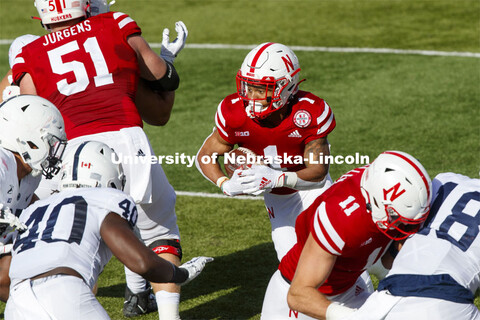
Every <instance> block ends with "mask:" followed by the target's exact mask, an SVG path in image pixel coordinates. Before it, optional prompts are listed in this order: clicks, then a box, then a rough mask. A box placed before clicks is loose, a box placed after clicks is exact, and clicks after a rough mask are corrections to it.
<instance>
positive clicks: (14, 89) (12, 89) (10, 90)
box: [2, 86, 20, 101]
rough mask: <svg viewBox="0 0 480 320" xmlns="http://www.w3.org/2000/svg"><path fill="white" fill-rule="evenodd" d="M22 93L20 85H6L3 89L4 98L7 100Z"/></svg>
mask: <svg viewBox="0 0 480 320" xmlns="http://www.w3.org/2000/svg"><path fill="white" fill-rule="evenodd" d="M19 94H20V87H18V86H6V87H5V89H3V93H2V100H3V101H7V100H8V99H10V98H11V97H15V96H18V95H19Z"/></svg>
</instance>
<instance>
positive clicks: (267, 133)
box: [215, 91, 335, 171]
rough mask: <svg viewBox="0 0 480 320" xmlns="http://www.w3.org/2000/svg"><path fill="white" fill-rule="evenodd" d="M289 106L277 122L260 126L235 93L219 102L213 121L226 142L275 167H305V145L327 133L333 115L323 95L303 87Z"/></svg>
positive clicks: (332, 127)
mask: <svg viewBox="0 0 480 320" xmlns="http://www.w3.org/2000/svg"><path fill="white" fill-rule="evenodd" d="M291 108H292V110H291V112H290V113H289V114H288V115H287V116H286V117H285V119H284V120H283V121H282V122H281V123H280V124H279V125H278V126H276V127H274V128H269V127H263V126H261V125H260V124H258V123H257V122H256V121H254V120H253V119H251V118H249V117H248V116H247V114H246V112H245V106H244V104H243V101H242V99H240V98H239V97H238V95H237V94H236V93H234V94H231V95H229V96H227V97H226V98H225V99H223V101H222V102H220V104H219V106H218V109H217V113H216V115H215V123H216V126H217V130H218V133H219V134H220V136H221V137H222V138H223V139H225V141H227V142H228V143H230V144H238V145H239V146H240V147H245V148H248V149H250V150H252V151H253V152H255V153H256V154H257V155H258V156H263V157H268V158H269V159H270V160H272V161H271V163H270V166H271V167H273V168H274V169H280V168H285V169H286V170H288V171H298V170H300V169H303V168H305V164H304V161H303V155H304V151H305V145H306V144H307V143H309V142H310V141H313V140H316V139H319V138H322V137H326V136H327V135H328V134H329V133H330V132H331V131H332V130H333V129H334V128H335V117H334V115H333V112H332V109H331V108H330V106H329V105H328V104H327V103H326V102H325V101H324V100H323V99H321V98H319V97H317V96H315V95H314V94H312V93H310V92H306V91H299V92H298V93H297V96H296V101H295V102H294V103H293V105H292V107H291ZM300 158H301V159H300ZM276 160H278V161H276ZM299 160H301V161H299ZM285 169H284V170H285Z"/></svg>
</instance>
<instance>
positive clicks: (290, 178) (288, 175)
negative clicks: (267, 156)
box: [281, 172, 298, 189]
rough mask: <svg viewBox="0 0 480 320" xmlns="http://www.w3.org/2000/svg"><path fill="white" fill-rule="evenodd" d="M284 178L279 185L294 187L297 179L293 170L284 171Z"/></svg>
mask: <svg viewBox="0 0 480 320" xmlns="http://www.w3.org/2000/svg"><path fill="white" fill-rule="evenodd" d="M283 175H284V179H283V184H282V185H281V187H287V188H292V189H295V186H296V184H297V181H298V176H297V173H295V172H285V173H284V174H283Z"/></svg>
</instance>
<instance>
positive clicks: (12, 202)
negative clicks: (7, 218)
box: [0, 147, 41, 212]
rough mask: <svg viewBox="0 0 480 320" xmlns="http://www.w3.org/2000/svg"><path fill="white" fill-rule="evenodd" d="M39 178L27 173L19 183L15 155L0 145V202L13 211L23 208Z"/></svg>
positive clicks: (35, 187) (29, 200)
mask: <svg viewBox="0 0 480 320" xmlns="http://www.w3.org/2000/svg"><path fill="white" fill-rule="evenodd" d="M40 180H41V176H37V177H34V176H32V175H31V174H29V175H27V176H25V177H23V179H22V180H21V181H20V183H19V182H18V175H17V162H16V160H15V156H14V155H13V153H12V152H10V151H8V150H5V149H4V148H2V147H0V187H1V188H0V203H2V204H3V205H4V206H6V207H9V208H10V209H11V210H12V211H13V212H15V211H16V210H21V209H25V208H26V207H28V205H29V204H30V202H31V201H32V197H33V194H34V193H35V190H36V189H37V187H38V185H39V183H40Z"/></svg>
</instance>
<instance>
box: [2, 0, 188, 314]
mask: <svg viewBox="0 0 480 320" xmlns="http://www.w3.org/2000/svg"><path fill="white" fill-rule="evenodd" d="M110 4H111V3H110ZM35 6H36V8H37V10H38V14H39V16H40V18H41V20H42V23H43V25H44V26H45V27H47V28H48V29H50V30H49V31H52V32H51V33H50V34H49V36H54V35H55V34H56V32H59V31H62V32H68V30H67V29H68V28H69V27H74V26H75V25H78V24H79V23H82V21H83V22H85V23H87V24H89V23H91V22H92V21H101V20H103V22H104V23H106V22H105V21H109V22H110V23H112V25H116V26H112V25H110V24H108V26H107V25H106V24H103V23H97V24H96V25H97V27H91V30H86V32H89V31H91V33H90V34H89V36H88V39H92V38H94V39H93V40H94V41H96V42H100V44H99V48H98V52H97V54H99V55H102V56H103V57H102V58H97V57H96V56H95V59H94V60H95V61H97V60H98V59H100V60H102V61H103V62H101V64H102V67H101V68H102V70H106V71H107V73H108V75H107V78H109V80H107V82H105V83H104V84H102V85H100V86H97V85H95V86H93V85H92V86H90V85H89V86H87V87H86V88H83V89H81V90H79V91H75V92H69V93H66V92H65V91H63V90H55V91H56V92H55V93H48V94H47V93H45V92H42V91H41V90H40V87H41V86H43V84H46V85H47V86H49V87H51V88H58V87H57V83H58V82H57V80H54V79H53V78H52V77H50V76H46V73H44V72H43V71H40V72H39V76H38V77H36V76H33V78H32V79H31V80H33V79H35V80H36V79H39V80H38V81H37V80H36V81H33V82H29V80H28V78H29V76H20V77H19V78H16V77H14V81H17V80H18V82H17V84H19V83H20V82H21V85H20V86H21V87H22V93H35V94H38V95H40V96H43V97H46V98H48V99H49V100H51V101H53V102H54V103H55V104H56V105H57V106H58V108H59V109H60V111H61V112H62V114H63V116H64V117H65V118H68V119H69V120H70V121H68V122H67V126H66V132H67V135H68V137H69V146H68V147H67V148H70V147H71V148H75V147H76V146H77V145H79V144H80V143H82V142H83V141H86V140H100V141H103V142H105V143H107V144H108V145H109V146H111V147H112V148H114V149H115V150H116V152H117V153H118V154H119V155H120V156H121V157H122V158H123V157H129V158H134V159H135V163H130V164H125V166H124V169H125V171H126V172H127V173H128V175H129V176H130V177H131V178H130V179H129V180H128V183H127V185H126V187H125V191H126V192H127V193H129V194H130V195H131V196H132V197H133V199H134V200H135V201H136V203H137V204H139V207H138V210H139V221H138V223H137V226H136V228H137V229H138V231H139V232H138V234H139V236H140V237H141V238H142V240H144V242H145V243H146V244H147V245H149V246H150V247H151V248H152V250H154V251H155V252H157V253H158V254H159V255H161V256H162V257H163V258H166V259H171V261H174V262H175V263H176V264H177V265H180V263H181V262H180V261H181V257H182V253H181V244H180V232H179V230H178V225H177V220H176V219H177V217H176V213H175V201H176V194H175V191H174V189H173V187H172V186H171V185H170V183H169V182H168V179H167V177H166V176H165V173H164V171H163V168H162V166H161V164H159V163H155V164H152V165H150V163H146V164H144V162H143V160H144V159H150V156H151V155H153V150H152V147H151V144H150V142H149V140H148V137H147V136H146V135H145V132H144V131H143V130H142V124H143V122H142V120H143V121H145V122H147V123H149V124H151V125H159V126H162V125H165V124H166V123H167V122H168V120H169V117H170V114H171V110H172V107H173V101H174V95H175V94H174V91H175V88H174V86H175V85H178V80H179V78H178V75H177V73H176V72H175V68H174V67H173V62H174V59H175V57H176V56H177V54H178V53H179V52H180V51H181V50H182V48H183V46H184V45H185V41H186V38H187V35H188V30H187V28H186V26H185V25H184V24H183V22H180V21H179V22H177V23H176V24H175V30H176V31H177V34H178V37H177V39H172V40H173V41H170V38H169V30H168V29H164V31H163V39H162V49H161V58H160V57H158V54H157V53H156V52H154V51H153V50H152V49H151V48H150V47H149V46H148V44H147V43H146V42H145V40H144V39H143V38H142V36H141V30H140V28H138V29H137V27H138V26H137V25H136V22H135V21H134V20H133V19H131V18H130V17H129V16H128V15H126V14H123V13H121V12H115V13H113V12H110V13H106V11H108V10H109V8H108V5H107V1H106V0H95V1H94V0H88V1H87V0H80V1H74V0H64V1H55V2H54V1H48V0H36V1H35ZM89 6H90V7H89ZM67 12H68V14H66V13H67ZM100 13H103V14H100ZM89 15H90V16H93V17H89ZM102 16H103V18H102ZM86 17H89V18H88V19H86V20H83V19H84V18H86ZM96 18H98V19H96ZM94 24H95V23H94ZM100 24H103V26H104V27H103V28H102V27H99V25H100ZM116 28H118V30H117V29H116ZM105 30H109V31H110V32H111V33H113V34H111V33H108V32H107V31H105ZM113 30H116V32H113ZM74 33H75V34H74ZM107 33H108V36H107ZM80 34H82V35H85V33H84V32H81V33H76V32H72V34H71V36H69V37H68V40H66V38H64V40H65V41H66V43H64V44H62V45H60V44H59V41H57V42H56V45H57V49H58V48H60V47H61V48H65V47H63V45H67V47H69V44H74V43H77V42H78V43H80V42H81V43H85V42H86V41H88V42H89V41H90V40H88V39H82V40H80V39H79V38H77V37H79V36H81V35H80ZM82 37H83V36H82ZM102 37H103V39H101V38H102ZM127 38H128V41H126V40H127ZM35 42H38V41H33V43H30V44H27V45H26V46H25V47H23V49H22V51H23V52H21V53H17V54H15V56H16V59H15V60H14V61H15V64H14V66H17V67H18V65H19V64H22V63H23V62H24V63H25V65H28V66H29V69H30V67H32V69H30V71H28V72H27V73H28V74H31V75H33V70H37V69H38V68H37V67H34V64H36V63H35V62H33V61H32V60H35V59H36V57H38V55H39V54H40V52H41V53H43V54H46V53H47V51H48V52H50V53H52V52H57V53H59V54H60V55H58V56H56V57H55V58H52V59H53V60H52V59H51V57H50V53H49V56H48V58H47V57H46V56H44V58H47V59H46V60H45V61H43V62H40V63H39V64H38V65H40V66H42V65H45V66H47V68H48V69H49V70H51V71H53V72H54V74H56V75H61V76H62V78H63V77H64V76H65V77H70V75H71V74H70V75H69V74H68V73H67V74H65V73H62V72H61V71H60V73H58V72H57V71H58V70H55V71H54V69H56V67H55V66H57V65H58V61H56V59H57V58H59V57H60V56H63V54H61V53H60V51H62V50H63V49H58V50H57V49H54V48H53V47H51V48H50V47H49V48H47V47H45V46H43V47H42V49H40V50H37V49H34V50H32V51H33V52H35V54H34V55H33V56H32V58H33V57H35V58H34V59H28V58H26V55H27V54H26V51H28V49H27V48H28V47H29V46H31V45H32V44H34V43H35ZM113 43H115V45H113ZM50 44H52V43H51V42H50ZM97 44H98V43H97ZM87 46H88V44H87ZM120 46H121V47H122V48H123V49H125V50H124V51H125V52H131V49H134V51H135V54H136V56H137V58H138V59H135V58H134V57H129V58H125V59H124V57H118V55H117V54H115V53H111V52H108V50H112V49H114V48H116V49H115V50H120V51H122V50H123V49H118V48H119V47H120ZM51 50H54V51H51ZM105 50H107V51H105ZM74 51H75V53H74V55H75V54H76V53H80V52H81V53H80V56H76V57H73V56H72V55H68V56H69V57H68V59H70V61H66V60H65V58H66V57H64V56H63V57H62V58H61V60H62V62H61V64H62V65H64V64H67V65H69V64H70V63H74V64H76V65H77V64H78V63H80V64H81V65H82V67H81V69H82V70H83V67H84V66H93V65H96V63H94V64H93V65H92V60H91V59H92V57H93V56H92V55H91V54H90V53H88V52H86V51H84V50H83V49H82V50H74ZM87 51H88V50H87ZM24 54H25V56H24ZM11 55H12V56H13V55H14V54H11ZM68 59H67V60H68ZM103 59H105V60H103ZM162 59H163V60H164V61H163V63H162ZM72 61H74V62H72ZM75 61H76V62H75ZM165 61H168V63H167V64H166V63H165ZM137 62H141V63H137ZM105 63H106V65H105ZM128 65H131V66H128ZM133 65H135V66H133ZM107 67H108V68H107ZM131 67H133V68H134V69H135V70H136V69H137V68H140V70H139V71H141V72H139V73H137V72H136V71H132V70H133V69H131ZM164 67H165V68H164ZM95 68H96V67H94V69H95ZM103 68H106V69H103ZM167 68H168V70H169V71H168V72H165V70H167ZM12 69H13V71H15V67H12ZM87 69H89V67H87ZM94 69H92V70H83V71H85V72H86V73H82V75H81V76H79V77H77V75H75V76H74V77H75V78H76V80H77V81H73V86H76V85H77V84H80V83H84V81H87V82H89V83H92V84H93V83H97V81H98V73H97V71H96V70H94ZM107 69H108V70H107ZM112 74H113V77H112ZM162 74H163V75H164V76H162ZM14 75H15V73H14ZM140 75H141V76H143V77H144V78H145V79H144V80H143V78H140V79H139V76H140ZM84 76H87V77H86V78H85V77H84ZM15 78H16V79H15ZM80 78H81V79H80ZM147 78H148V79H147ZM150 80H152V81H150ZM156 80H159V81H156ZM60 81H61V82H62V83H65V84H66V82H64V81H67V80H66V78H65V79H63V80H60ZM137 81H138V85H137V89H136V93H135V92H134V90H133V89H134V87H132V86H130V84H132V83H135V84H136V83H137ZM67 82H68V83H70V84H71V82H70V80H68V81H67ZM28 83H30V85H31V86H30V85H28ZM70 84H67V86H70ZM105 85H107V87H105ZM9 88H10V87H9ZM102 89H106V90H105V91H103V92H99V90H102ZM115 90H117V91H115ZM60 91H62V92H60ZM72 95H77V96H76V97H73V98H72ZM78 95H83V98H84V99H85V100H83V101H82V100H80V99H78ZM95 97H96V98H95ZM121 97H125V98H124V99H123V98H121ZM57 98H58V99H60V101H57V100H56V99H57ZM116 98H118V99H117V100H116ZM92 99H93V100H92ZM133 99H134V100H135V101H134V102H135V104H134V105H133V103H132V101H131V100H133ZM105 101H107V102H106V103H103V102H105ZM119 101H122V102H121V103H118V102H119ZM102 103H103V104H102ZM123 103H125V104H126V105H128V106H130V108H120V110H119V111H118V112H109V111H108V109H106V108H105V107H106V106H107V107H113V108H117V107H118V106H120V105H122V104H123ZM83 107H86V108H89V110H88V111H86V112H85V111H81V110H80V109H79V108H83ZM68 110H70V111H72V113H71V114H69V113H70V111H68ZM66 112H68V113H66ZM95 112H99V113H101V114H103V116H100V115H99V114H96V113H95ZM122 115H124V117H122ZM104 116H106V118H108V119H100V120H99V118H100V117H104ZM139 116H141V119H140V117H139ZM72 117H73V118H77V117H81V118H82V117H85V118H84V119H85V120H86V121H85V122H84V124H87V126H88V127H89V128H86V127H85V130H83V132H81V133H79V132H78V131H77V133H74V132H72V131H71V130H70V129H71V128H72V127H74V126H76V125H78V124H79V123H78V122H77V121H76V120H73V118H72ZM86 118H88V119H86ZM96 121H98V123H97V122H96ZM69 124H72V126H70V125H69ZM72 130H73V129H72ZM137 160H140V164H137ZM125 162H127V161H125ZM57 188H58V180H56V179H53V180H50V181H45V180H42V182H41V183H40V185H39V188H38V190H37V195H38V196H39V197H40V198H45V197H47V196H49V195H50V194H51V193H52V192H54V190H56V189H57ZM125 274H126V279H127V280H126V282H127V286H126V289H125V304H124V315H126V316H135V315H139V314H144V313H147V312H152V311H155V310H157V304H158V310H159V317H160V318H162V319H165V320H173V319H178V318H179V316H178V313H179V309H178V305H179V301H180V287H179V286H177V285H175V284H172V283H168V284H165V283H162V284H155V283H152V284H151V287H152V288H153V292H154V293H155V294H152V293H151V292H152V290H151V288H150V284H148V282H146V281H145V279H143V278H141V277H140V276H138V275H136V274H134V273H132V272H131V271H130V270H128V269H126V270H125Z"/></svg>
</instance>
